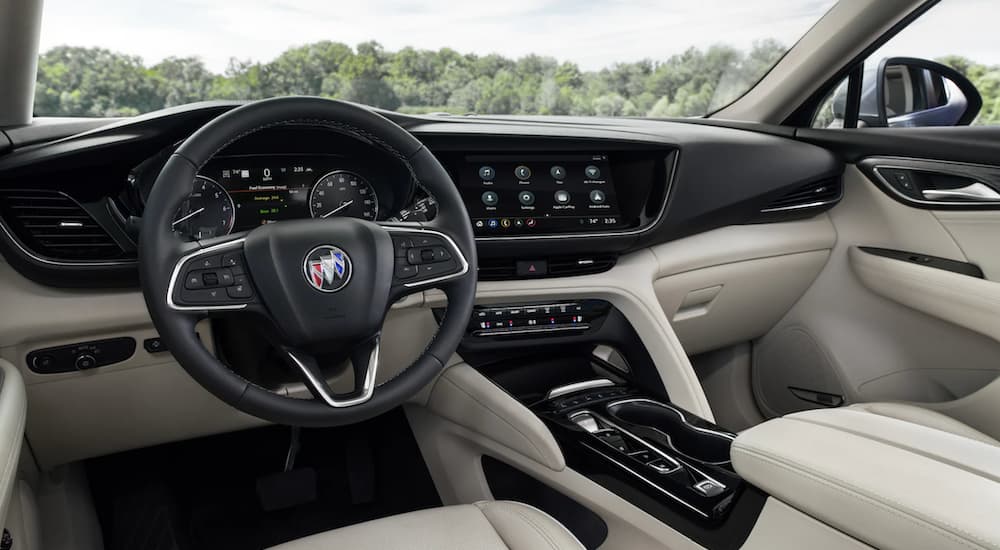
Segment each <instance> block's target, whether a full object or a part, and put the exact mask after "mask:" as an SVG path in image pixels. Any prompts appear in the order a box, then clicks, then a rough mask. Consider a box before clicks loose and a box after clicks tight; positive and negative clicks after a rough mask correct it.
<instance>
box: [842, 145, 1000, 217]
mask: <svg viewBox="0 0 1000 550" xmlns="http://www.w3.org/2000/svg"><path fill="white" fill-rule="evenodd" d="M857 164H858V165H859V166H862V167H864V168H868V169H869V170H871V171H872V173H874V174H875V177H877V178H878V180H879V182H881V183H882V186H883V187H885V188H886V189H888V190H889V192H890V193H892V194H893V195H895V197H896V198H898V199H899V200H901V201H902V202H904V203H909V204H919V205H921V206H929V207H935V206H964V207H966V208H970V209H975V208H976V207H978V206H1000V200H998V201H974V202H972V201H961V202H957V201H935V200H922V199H916V198H913V197H911V196H909V195H907V194H905V193H903V192H901V191H899V190H898V189H896V187H895V186H894V185H892V184H891V183H889V180H888V179H887V178H886V177H885V176H884V175H882V173H881V172H880V171H879V170H886V169H888V170H916V171H922V172H932V173H938V174H943V175H947V176H960V177H965V178H969V179H972V180H976V181H978V180H980V179H983V175H984V173H985V174H987V175H989V174H992V175H995V176H997V177H1000V166H990V165H987V164H972V163H963V162H950V161H944V160H922V159H910V158H905V157H869V158H866V159H862V160H861V161H860V162H858V163H857Z"/></svg>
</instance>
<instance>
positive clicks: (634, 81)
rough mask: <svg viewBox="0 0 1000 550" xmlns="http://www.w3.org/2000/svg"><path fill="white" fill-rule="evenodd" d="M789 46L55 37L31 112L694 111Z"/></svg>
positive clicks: (969, 68) (979, 74)
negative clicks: (638, 51) (230, 105)
mask: <svg viewBox="0 0 1000 550" xmlns="http://www.w3.org/2000/svg"><path fill="white" fill-rule="evenodd" d="M784 52H785V48H784V46H782V45H781V44H779V43H777V42H775V41H773V40H765V41H761V42H758V43H755V44H754V45H753V47H752V48H751V49H750V51H748V52H742V51H740V50H737V49H735V48H732V47H730V46H726V45H715V46H711V47H709V48H706V49H698V48H690V49H688V50H687V51H684V52H683V53H680V54H677V55H673V56H671V57H669V58H668V59H666V60H661V61H657V60H650V59H644V60H640V61H637V62H633V63H616V64H614V65H612V66H610V67H608V68H605V69H602V70H599V71H583V70H581V69H580V67H579V66H577V65H576V64H575V63H572V62H568V61H565V62H559V61H558V60H556V59H553V58H551V57H545V56H539V55H527V56H525V57H522V58H520V59H516V60H515V59H508V58H505V57H503V56H500V55H497V54H489V55H476V54H461V53H459V52H456V51H455V50H452V49H449V48H444V49H441V50H437V51H432V50H418V49H414V48H403V49H402V50H399V51H397V52H388V51H385V49H384V48H383V47H382V46H381V45H380V44H379V43H377V42H373V41H371V42H364V43H361V44H358V45H357V46H356V47H355V48H351V47H350V46H348V45H346V44H342V43H339V42H332V41H321V42H315V43H312V44H306V45H304V46H298V47H293V48H290V49H288V50H286V51H285V52H284V53H282V54H281V55H279V56H278V57H277V58H275V59H274V60H272V61H270V62H267V63H261V62H255V61H244V60H239V59H235V58H234V59H231V60H230V62H229V66H228V67H227V68H226V70H225V71H224V72H223V74H214V73H212V72H211V71H209V70H208V69H207V68H206V67H205V65H204V63H202V61H201V60H199V59H197V58H176V57H171V58H168V59H165V60H163V61H161V62H160V63H158V64H156V65H154V66H152V67H146V66H144V65H143V63H142V60H141V59H140V58H138V57H135V56H130V55H126V54H121V53H116V52H111V51H108V50H105V49H100V48H75V47H69V46H60V47H57V48H53V49H51V50H49V51H47V52H45V53H44V54H42V55H41V56H40V58H39V64H38V84H37V87H36V90H35V113H36V114H37V115H39V116H128V115H134V114H138V113H143V112H148V111H153V110H156V109H160V108H164V107H171V106H174V105H181V104H185V103H190V102H194V101H202V100H211V99H261V98H266V97H274V96H281V95H317V96H325V97H335V98H341V99H346V100H349V101H355V102H358V103H364V104H367V105H373V106H376V107H381V108H385V109H393V110H399V111H402V112H408V113H429V112H450V113H456V114H463V113H484V114H532V115H533V114H541V115H596V116H650V117H685V116H701V115H704V114H706V113H709V112H712V111H714V110H716V109H719V108H721V107H723V106H725V105H726V104H728V103H729V102H731V101H733V100H735V99H736V98H738V97H739V96H740V94H742V93H743V92H745V91H746V90H747V89H749V88H750V87H751V86H752V85H753V84H755V83H756V82H757V80H759V79H760V78H761V77H762V76H763V75H764V74H765V73H766V71H767V70H768V68H770V67H771V66H772V65H773V64H774V63H775V62H776V61H777V60H778V59H779V58H780V57H781V56H782V55H783V54H784ZM942 62H944V63H947V64H949V65H951V66H953V67H955V68H956V69H957V70H959V71H960V72H962V73H964V74H966V75H967V76H968V77H969V78H970V79H971V80H972V81H973V82H974V83H975V84H976V86H977V87H978V88H979V90H980V92H982V94H983V98H984V104H983V110H982V113H981V114H980V116H979V119H978V121H977V122H978V123H980V124H1000V67H987V66H984V65H979V64H977V63H974V62H972V61H970V60H968V59H965V58H961V57H955V56H952V57H948V58H945V59H943V60H942Z"/></svg>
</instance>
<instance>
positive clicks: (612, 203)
mask: <svg viewBox="0 0 1000 550" xmlns="http://www.w3.org/2000/svg"><path fill="white" fill-rule="evenodd" d="M236 105H237V103H226V102H219V103H211V104H194V105H188V106H183V107H180V108H175V109H172V110H169V111H164V112H162V113H152V114H150V115H146V116H144V117H138V118H136V119H124V120H121V121H109V122H106V123H105V124H104V125H103V126H102V125H100V124H98V123H94V122H89V121H76V122H74V123H72V124H70V126H71V128H69V129H67V130H66V132H67V133H66V135H65V136H64V137H61V138H58V139H55V140H54V141H53V139H52V137H51V135H49V134H46V137H45V138H44V139H40V140H39V141H38V142H36V143H30V142H25V141H18V139H12V141H13V142H14V146H15V148H14V149H13V150H12V151H9V152H7V153H5V154H0V252H2V253H3V255H4V257H5V258H6V259H7V260H8V262H9V263H10V264H11V265H12V266H13V267H14V268H16V269H17V270H18V271H20V272H21V273H22V274H23V275H25V276H27V277H29V278H31V279H33V280H35V281H37V282H41V283H43V284H48V285H53V286H63V287H94V286H115V287H122V286H134V285H135V284H136V283H137V269H136V250H137V247H138V246H139V227H140V226H141V219H142V215H143V211H144V206H145V200H146V197H148V195H149V192H150V190H151V188H152V186H153V183H154V182H155V181H156V179H157V176H158V175H159V173H160V169H161V168H162V166H163V164H164V163H165V162H166V159H167V158H168V157H169V156H170V155H171V154H172V153H173V151H174V150H175V149H176V148H177V147H178V146H179V144H180V143H181V142H182V141H183V140H184V139H186V137H187V136H189V135H191V133H193V132H194V131H196V130H197V129H198V128H200V127H201V126H202V125H204V124H205V123H206V122H208V121H209V120H211V119H213V118H214V117H216V116H218V115H219V114H222V113H224V112H227V111H228V110H230V109H232V108H233V107H235V106H236ZM382 114H383V115H384V116H386V117H387V118H389V119H391V120H392V121H394V122H396V123H397V124H399V125H401V126H403V127H404V128H405V129H407V130H408V131H410V132H412V133H413V134H414V135H415V136H416V137H417V138H418V139H419V140H420V141H421V142H422V143H423V144H424V145H425V146H426V147H427V148H428V149H430V150H431V152H433V154H434V156H435V157H436V158H437V159H438V160H439V161H440V162H441V164H442V165H443V166H444V168H445V169H446V170H447V171H448V172H449V174H450V175H451V178H452V180H453V181H454V183H455V185H456V186H457V188H458V191H459V193H460V195H461V197H462V199H463V202H464V205H465V207H466V209H467V211H468V213H469V217H470V219H471V223H472V225H473V227H472V229H473V233H474V235H475V237H476V244H477V252H478V254H477V256H478V261H479V265H478V268H479V275H480V279H481V280H506V279H518V278H527V277H539V276H550V277H564V276H572V275H583V274H587V273H596V272H600V271H604V270H607V269H611V268H612V267H613V266H614V265H615V262H616V260H617V258H618V257H619V256H620V255H622V254H627V253H628V252H630V251H633V250H638V249H641V248H644V247H647V246H650V245H652V244H656V243H661V242H666V241H669V240H674V239H679V238H682V237H685V236H688V235H693V234H697V233H700V232H704V231H708V230H711V229H714V228H718V227H723V226H726V225H734V224H744V223H759V222H761V221H780V220H783V219H794V218H797V217H808V216H811V215H815V214H816V213H818V212H821V211H823V210H825V209H828V208H830V207H832V206H833V204H835V203H836V202H837V200H839V194H838V190H839V189H840V183H839V181H840V180H839V178H840V175H841V173H842V171H843V165H842V163H840V162H839V161H838V159H837V158H836V157H835V156H834V155H833V154H832V153H830V152H829V151H827V150H824V149H822V148H819V147H815V146H813V145H809V144H806V143H803V142H800V141H796V140H795V139H793V138H790V137H789V136H786V135H772V134H766V133H760V132H751V131H747V130H742V129H737V128H726V127H717V126H709V125H704V124H699V123H696V122H693V121H690V122H689V121H675V122H670V121H653V120H641V119H616V120H614V121H609V120H599V119H579V118H573V117H565V118H560V117H548V118H546V119H545V120H544V121H542V120H538V119H518V118H516V117H445V116H411V115H403V114H399V113H387V112H384V113H382ZM20 135H23V134H20ZM14 138H19V135H18V134H15V135H14ZM176 184H178V185H190V186H191V187H190V189H191V191H190V194H189V196H188V198H187V200H186V201H184V203H183V204H182V205H181V206H180V208H179V209H178V211H177V212H176V214H175V216H174V221H173V224H174V230H175V231H177V232H178V233H179V234H180V235H181V236H183V237H185V238H187V239H190V240H203V239H211V238H213V237H218V236H222V235H225V234H229V233H233V232H242V231H248V230H252V229H253V228H254V227H257V226H260V225H263V224H269V223H276V222H282V221H284V220H290V219H301V218H310V217H312V218H318V217H330V216H351V217H356V218H361V219H365V220H374V221H379V222H382V221H388V222H393V221H404V222H423V221H427V220H433V219H434V216H435V215H436V213H437V203H436V201H435V199H434V197H432V196H430V195H428V193H427V192H426V191H425V190H424V189H423V188H422V187H421V186H420V184H419V182H417V181H414V178H413V175H412V173H411V172H410V171H409V169H408V167H407V166H406V165H405V164H404V163H403V162H402V161H401V160H400V159H399V158H397V157H396V156H394V155H392V154H390V153H389V152H387V151H385V150H384V149H382V148H381V147H380V146H379V145H377V144H376V143H373V142H371V141H368V140H366V139H364V138H359V137H358V136H349V135H346V134H342V133H339V132H336V131H331V130H330V129H329V128H318V127H315V126H309V125H305V124H300V125H287V126H278V127H274V128H268V129H266V130H262V131H260V132H257V133H254V134H251V135H249V136H246V137H244V138H241V139H240V140H238V141H236V142H235V143H233V144H231V145H229V146H228V147H226V148H225V149H223V150H222V151H220V152H219V153H218V154H217V155H216V156H215V157H214V158H213V159H212V160H210V161H209V162H208V163H207V164H206V165H205V166H203V167H202V168H201V169H200V171H199V174H198V177H197V178H196V179H195V181H192V182H189V183H182V182H177V183H176ZM809 186H817V187H816V188H817V189H822V190H827V191H829V192H830V194H831V198H830V200H828V201H823V202H817V201H815V200H810V202H809V204H804V205H797V204H795V203H793V202H789V201H794V200H798V199H797V198H796V197H800V196H809V197H810V198H814V197H815V195H814V194H813V193H812V192H811V191H810V190H811V189H812V188H811V187H809ZM775 204H778V205H780V206H779V207H777V208H775V207H774V205H775ZM789 204H791V206H788V205H789ZM50 210H51V211H50ZM525 266H527V267H526V268H525Z"/></svg>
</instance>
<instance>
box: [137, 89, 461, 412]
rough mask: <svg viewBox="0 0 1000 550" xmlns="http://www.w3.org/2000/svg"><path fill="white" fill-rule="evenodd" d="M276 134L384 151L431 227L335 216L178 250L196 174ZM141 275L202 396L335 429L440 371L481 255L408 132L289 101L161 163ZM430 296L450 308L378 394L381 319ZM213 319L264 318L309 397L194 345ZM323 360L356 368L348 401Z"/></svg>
mask: <svg viewBox="0 0 1000 550" xmlns="http://www.w3.org/2000/svg"><path fill="white" fill-rule="evenodd" d="M283 125H307V126H313V127H322V128H327V129H329V130H332V131H335V132H340V133H343V134H347V135H349V136H352V137H354V138H356V139H359V140H362V141H364V142H367V143H370V144H371V145H373V146H375V147H379V148H381V149H382V150H384V151H385V152H387V153H388V154H390V155H392V156H393V157H395V158H396V159H398V160H399V161H400V162H401V163H403V164H404V165H405V166H406V167H407V168H408V169H409V171H410V173H411V175H412V177H413V178H414V179H415V180H416V181H417V182H419V183H420V185H422V186H423V187H424V188H425V189H427V191H428V192H429V193H430V194H431V195H432V196H434V197H435V199H436V200H437V202H438V213H437V216H436V217H435V218H434V220H433V221H431V222H427V223H419V224H418V223H392V224H390V223H373V222H367V221H363V220H358V219H354V218H336V217H333V218H327V219H307V220H289V221H283V222H280V223H275V224H267V225H262V226H260V227H257V228H256V229H253V230H252V231H249V232H244V233H238V234H232V235H229V236H226V237H220V238H215V239H210V240H204V241H198V242H185V241H183V240H182V239H181V238H180V237H179V236H178V235H177V234H176V233H175V232H174V231H173V230H172V228H171V222H172V221H173V217H174V215H175V213H176V212H177V209H178V207H179V206H180V205H181V202H182V201H183V200H184V199H185V198H186V197H187V196H188V194H189V193H190V192H191V189H192V182H194V181H195V176H196V175H197V173H198V172H199V170H201V168H202V167H203V166H204V165H205V163H206V162H208V161H209V159H211V158H212V157H213V156H214V155H216V154H217V153H219V151H221V150H222V149H224V148H225V147H226V146H228V145H230V144H232V143H233V142H235V141H236V140H238V139H240V138H243V137H246V136H248V135H250V134H252V133H254V132H258V131H261V130H265V129H267V128H273V127H276V126H283ZM407 183H409V182H407ZM139 273H140V278H141V281H142V292H143V295H144V296H145V299H146V305H147V307H148V308H149V313H150V315H151V316H152V318H153V323H154V325H155V326H156V328H157V330H159V332H160V335H161V337H162V338H163V339H164V341H165V342H166V344H167V346H168V347H169V349H170V351H171V352H172V353H173V354H174V356H175V357H176V359H177V361H178V362H179V363H180V364H181V365H182V366H183V367H184V368H185V369H186V370H187V372H188V373H190V374H191V376H192V377H193V378H194V379H195V380H196V381H198V382H199V383H200V384H201V385H202V386H204V387H205V388H207V389H208V391H210V392H212V393H213V394H215V395H216V396H218V397H219V398H220V399H222V400H223V401H225V402H227V403H229V404H230V405H232V406H233V407H235V408H237V409H239V410H241V411H244V412H246V413H248V414H251V415H254V416H257V417H260V418H263V419H266V420H269V421H272V422H277V423H282V424H290V425H298V426H335V425H341V424H349V423H354V422H359V421H361V420H364V419H367V418H370V417H373V416H375V415H378V414H381V413H383V412H385V411H387V410H389V409H391V408H393V407H395V406H397V405H399V404H401V403H403V402H404V401H405V400H406V399H407V398H409V397H411V396H412V395H414V394H415V393H417V392H418V391H419V390H420V389H421V388H422V387H424V386H425V385H426V384H428V383H429V382H430V381H431V380H433V378H434V377H435V376H436V375H437V374H438V373H439V372H440V371H441V370H442V369H443V368H444V365H445V363H446V361H447V360H448V358H449V357H451V355H452V354H453V353H454V352H455V350H456V348H457V347H458V344H459V342H460V340H461V338H462V336H463V334H464V332H465V327H466V325H467V323H468V319H469V316H470V315H471V313H472V307H473V303H474V300H475V293H476V248H475V240H474V238H473V235H472V225H471V223H470V222H469V215H468V213H467V212H466V209H465V205H464V204H463V202H462V199H461V197H460V195H459V193H458V190H457V189H456V187H455V185H454V183H453V182H452V180H451V177H450V176H449V175H448V172H447V171H445V169H444V168H443V167H442V166H441V163H440V162H438V160H437V159H436V158H435V157H434V155H433V154H431V152H430V151H428V150H427V148H425V147H424V146H423V144H421V143H420V141H418V140H417V139H416V138H415V137H414V136H413V135H412V134H410V133H409V132H407V131H406V130H404V129H403V128H401V127H400V126H398V125H396V124H395V123H393V122H392V121H390V120H388V119H386V118H385V117H383V116H381V115H379V114H377V113H375V112H373V111H371V110H369V109H366V108H364V107H361V106H358V105H353V104H350V103H344V102H341V101H334V100H327V99H320V98H312V97H287V98H277V99H269V100H264V101H258V102H255V103H250V104H247V105H244V106H242V107H239V108H237V109H233V110H232V111H229V112H228V113H226V114H224V115H222V116H219V117H218V118H216V119H214V120H212V121H211V122H209V123H208V124H206V125H205V126H204V127H202V128H201V129H200V130H198V131H197V132H195V133H194V134H193V135H192V136H191V137H189V138H188V139H187V140H186V141H184V143H183V144H182V145H181V146H180V147H179V148H178V149H177V151H176V152H175V153H174V154H173V155H171V156H170V158H169V159H168V160H167V162H166V165H165V166H164V167H163V170H162V171H161V172H160V174H159V176H158V177H157V178H156V182H155V183H154V185H153V189H152V191H151V192H150V194H149V198H148V200H147V202H146V209H145V213H144V215H143V220H142V232H141V235H140V246H139ZM206 277H207V278H206ZM206 281H208V283H206ZM428 288H439V289H441V290H442V291H444V293H445V294H446V296H447V298H448V309H447V311H446V313H445V316H444V319H443V321H442V322H441V325H440V327H439V329H438V331H437V334H436V336H435V337H434V339H433V341H432V342H431V343H430V345H428V346H427V348H426V349H425V350H424V352H423V353H422V354H421V355H420V357H418V358H417V359H416V361H414V362H413V364H411V365H410V366H409V367H407V368H406V369H405V370H403V371H402V372H401V373H400V374H398V375H396V376H395V377H393V378H392V379H391V380H388V381H386V382H384V383H382V384H381V385H377V384H376V370H377V368H378V361H379V359H378V358H379V346H380V340H379V335H380V333H381V328H382V324H383V322H384V320H385V316H386V313H387V312H388V310H389V307H390V306H391V305H392V304H393V303H395V302H396V301H398V300H400V299H401V298H403V297H405V296H407V295H409V294H412V293H415V292H420V291H423V290H426V289H428ZM214 315H225V316H232V315H253V316H257V317H258V318H261V317H262V318H264V319H265V320H267V321H268V322H267V323H266V324H267V325H269V326H271V327H273V330H271V331H268V332H269V333H271V335H272V336H271V337H272V338H273V339H274V340H275V343H276V344H277V346H278V347H279V348H280V350H281V351H282V353H283V355H284V357H285V359H286V361H287V363H288V365H289V366H290V367H292V368H293V369H294V370H295V371H296V372H297V373H298V374H299V375H300V377H301V379H302V381H303V382H304V383H305V385H306V386H307V387H308V388H309V390H310V391H311V393H312V394H313V399H301V398H295V397H289V396H287V395H280V394H278V393H275V392H274V391H271V390H268V389H266V388H263V387H261V386H258V385H256V384H254V383H253V382H251V381H249V380H246V379H245V378H243V377H242V376H240V375H239V374H237V373H236V372H234V371H233V370H231V369H229V368H228V367H226V366H225V365H223V364H222V363H221V362H220V361H219V360H218V359H217V358H216V357H215V356H214V355H212V354H211V353H209V352H208V350H206V349H205V347H204V346H203V345H202V343H201V340H200V339H199V338H198V336H197V334H196V333H195V324H196V323H197V322H198V321H199V320H201V319H203V318H205V317H206V316H214ZM332 350H341V351H342V352H345V353H344V355H346V356H349V357H350V358H351V363H352V364H353V367H354V379H355V384H354V391H352V392H351V393H348V394H336V393H334V391H333V390H332V389H331V388H330V386H329V385H328V384H327V381H326V379H325V377H324V375H323V374H322V371H321V369H320V365H319V364H318V361H317V356H318V355H319V356H322V354H324V353H329V352H331V351H332Z"/></svg>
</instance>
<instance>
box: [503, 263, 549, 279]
mask: <svg viewBox="0 0 1000 550" xmlns="http://www.w3.org/2000/svg"><path fill="white" fill-rule="evenodd" d="M507 265H510V264H507ZM516 268H517V271H516V273H517V276H518V277H540V276H543V275H548V274H549V263H548V262H547V261H545V260H518V261H517V264H516Z"/></svg>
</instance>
